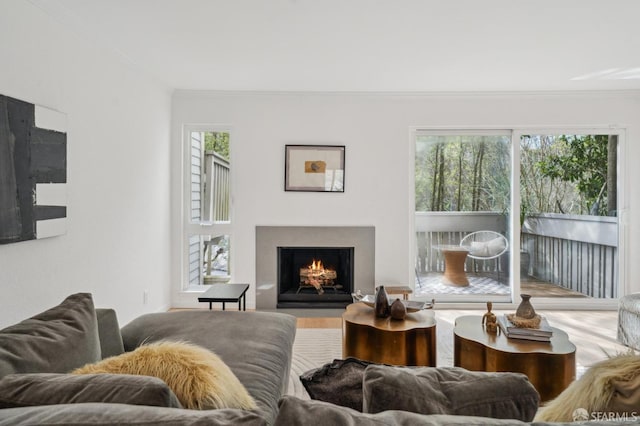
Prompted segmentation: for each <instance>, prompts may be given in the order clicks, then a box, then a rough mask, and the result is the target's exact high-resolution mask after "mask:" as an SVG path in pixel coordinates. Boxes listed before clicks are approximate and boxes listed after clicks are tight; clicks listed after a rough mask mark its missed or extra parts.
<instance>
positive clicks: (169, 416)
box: [0, 293, 636, 426]
mask: <svg viewBox="0 0 640 426" xmlns="http://www.w3.org/2000/svg"><path fill="white" fill-rule="evenodd" d="M295 331H296V321H295V318H294V317H292V316H290V315H286V314H279V313H267V312H235V311H227V312H222V311H204V310H198V311H179V312H169V313H156V314H147V315H142V316H140V317H138V318H136V319H134V320H133V321H132V322H130V323H129V324H127V325H125V326H124V327H123V328H120V327H119V324H118V319H117V317H116V313H115V312H114V311H113V310H111V309H95V308H94V306H93V300H92V298H91V295H90V294H87V293H79V294H75V295H72V296H69V297H68V298H67V299H65V300H64V301H63V302H62V303H61V304H60V305H58V306H55V307H53V308H51V309H49V310H47V311H45V312H43V313H41V314H38V315H36V316H34V317H32V318H29V319H26V320H24V321H22V322H20V323H18V324H15V325H13V326H10V327H7V328H5V329H3V330H0V426H5V425H12V426H15V425H18V426H20V425H112V424H118V425H271V424H275V425H277V426H295V425H301V426H302V425H304V426H314V425H318V426H324V425H354V426H355V425H372V426H374V425H375V426H377V425H390V426H393V425H416V424H420V425H522V424H530V423H527V420H529V419H530V418H531V417H532V415H533V413H534V412H535V409H536V407H537V402H538V396H537V393H536V392H535V389H533V388H532V386H531V385H530V384H529V382H528V380H526V377H522V376H519V375H513V374H511V375H510V376H508V375H507V376H504V378H503V377H502V376H500V373H493V374H490V373H472V372H468V371H466V370H462V369H437V368H418V369H408V368H396V367H389V366H378V365H368V364H370V363H362V362H357V363H347V365H352V366H353V365H355V366H357V367H358V371H356V372H355V374H359V375H360V377H362V380H360V379H359V378H357V380H355V382H354V381H353V380H351V379H352V378H353V376H352V377H351V379H350V378H349V377H346V376H345V374H343V373H346V372H345V370H342V371H340V372H339V373H340V374H337V375H336V376H337V377H338V378H339V379H340V380H339V382H341V383H342V384H343V385H345V386H346V387H347V388H348V387H349V386H351V388H352V389H351V391H352V392H353V388H354V387H355V388H356V393H355V394H352V396H353V399H354V400H356V402H355V403H354V404H355V405H356V406H360V402H359V399H360V396H359V395H358V394H357V392H359V390H358V389H361V390H362V401H363V402H362V407H363V408H366V410H364V411H366V412H364V413H363V412H360V411H358V410H354V409H351V408H347V407H345V406H342V405H341V404H340V403H344V402H345V399H343V398H341V397H340V396H339V395H340V394H339V393H338V394H337V395H338V396H337V400H336V403H329V402H326V400H325V401H321V400H302V399H299V398H296V397H293V396H286V395H284V394H285V391H286V389H285V387H286V386H287V383H288V376H289V371H290V366H291V361H292V347H293V341H294V338H295ZM163 340H171V341H189V342H191V343H194V344H196V345H200V346H203V347H205V348H208V349H210V350H212V351H213V352H215V353H216V354H218V355H219V356H220V358H221V359H222V360H223V361H224V363H225V364H226V365H227V366H228V367H229V368H230V369H231V371H233V373H234V374H235V375H236V376H237V378H238V379H239V381H240V382H241V383H242V385H244V387H245V388H246V389H247V391H248V392H249V394H250V395H251V396H252V397H253V399H254V400H255V402H256V405H257V407H256V408H255V409H252V410H242V409H236V408H221V409H214V410H192V409H185V408H182V407H181V405H180V402H179V401H178V400H177V398H176V395H175V394H174V393H173V392H172V391H171V389H169V388H168V386H167V384H166V383H164V382H163V381H162V380H160V379H159V378H156V377H149V376H139V375H120V374H98V375H84V376H82V375H75V374H69V373H70V372H71V371H72V370H74V369H76V368H78V367H80V366H82V365H84V364H87V363H94V362H96V361H99V360H101V359H103V358H107V357H111V356H114V355H119V354H121V353H123V352H124V351H132V350H134V349H135V348H137V347H139V346H140V345H141V344H143V343H151V342H156V341H163ZM338 363H339V364H340V365H342V364H343V363H342V362H338ZM318 371H319V372H320V373H322V369H318ZM335 372H336V370H335V369H334V368H333V366H330V367H329V368H327V369H326V371H325V373H327V374H332V373H335ZM320 376H322V374H320ZM316 377H318V376H317V375H316ZM327 377H328V376H327ZM350 380H351V383H349V381H350ZM325 384H326V383H322V384H321V385H322V386H324V385H325ZM322 389H323V390H324V391H327V392H328V393H331V392H334V393H337V392H342V391H343V390H339V389H335V388H331V387H328V388H322ZM331 397H332V398H335V397H336V396H335V395H333V396H331ZM345 398H346V394H345ZM427 413H430V414H427ZM510 413H512V414H510ZM482 416H485V417H482ZM504 416H513V417H514V418H501V419H497V418H494V417H504ZM518 418H519V419H520V420H518ZM522 420H525V421H522ZM571 424H579V423H571ZM585 424H589V425H595V424H606V425H612V424H636V423H634V422H630V423H628V422H616V421H614V422H610V421H607V422H595V423H585Z"/></svg>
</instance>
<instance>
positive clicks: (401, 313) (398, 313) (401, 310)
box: [390, 298, 407, 320]
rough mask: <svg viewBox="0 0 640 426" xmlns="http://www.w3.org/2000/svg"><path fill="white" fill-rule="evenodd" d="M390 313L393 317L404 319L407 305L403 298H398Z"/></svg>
mask: <svg viewBox="0 0 640 426" xmlns="http://www.w3.org/2000/svg"><path fill="white" fill-rule="evenodd" d="M390 315H391V318H392V319H395V320H403V319H404V317H406V316H407V307H406V306H404V303H402V300H400V299H397V298H396V300H395V301H394V302H393V303H392V304H391V310H390Z"/></svg>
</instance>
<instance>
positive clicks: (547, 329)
mask: <svg viewBox="0 0 640 426" xmlns="http://www.w3.org/2000/svg"><path fill="white" fill-rule="evenodd" d="M514 320H515V321H517V318H516V317H515V315H514V314H506V315H504V316H502V317H500V319H499V320H498V325H499V326H500V329H501V330H502V332H503V333H504V335H505V336H507V337H508V338H511V339H522V340H535V341H538V342H550V341H551V336H553V329H552V328H551V326H550V325H549V323H548V322H547V320H546V319H545V318H542V317H541V316H540V315H536V318H535V320H525V321H528V322H529V323H532V321H533V323H536V322H537V325H535V326H531V327H524V326H519V325H517V324H515V323H514V322H513V321H514ZM536 320H537V321H536Z"/></svg>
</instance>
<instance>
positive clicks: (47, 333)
mask: <svg viewBox="0 0 640 426" xmlns="http://www.w3.org/2000/svg"><path fill="white" fill-rule="evenodd" d="M295 331H296V321H295V318H294V317H292V316H290V315H286V314H279V313H269V312H236V311H225V312H221V311H204V310H198V311H179V312H166V313H156V314H147V315H142V316H140V317H138V318H136V319H134V320H133V321H132V322H130V323H129V324H127V325H126V326H124V327H123V328H122V329H120V328H119V324H118V320H117V317H116V314H115V312H114V311H113V310H111V309H94V305H93V300H92V297H91V295H90V294H87V293H79V294H75V295H72V296H69V297H68V298H67V299H65V300H64V301H63V302H62V303H61V304H60V305H58V306H55V307H53V308H51V309H49V310H47V311H45V312H43V313H41V314H39V315H36V316H34V317H32V318H29V319H27V320H25V321H22V322H21V323H19V324H16V325H13V326H10V327H7V328H5V329H3V330H0V425H2V426H4V425H40V424H58V425H68V424H73V425H85V424H86V425H100V424H102V425H104V424H123V425H128V424H131V425H134V424H135V425H138V424H145V425H155V424H157V425H189V424H198V425H218V424H222V425H225V424H230V425H231V424H233V425H263V424H273V423H274V422H275V419H276V416H277V413H278V401H279V399H280V398H281V396H282V395H283V393H284V392H285V391H286V386H287V383H288V377H289V370H290V366H291V356H292V346H293V340H294V338H295ZM160 340H175V341H189V342H191V343H194V344H197V345H200V346H203V347H205V348H208V349H210V350H212V351H213V352H215V353H216V354H217V355H218V356H220V358H221V359H222V360H223V361H224V362H225V364H227V366H228V367H229V368H230V369H231V370H232V371H233V373H234V374H235V375H236V376H237V377H238V379H239V380H240V382H241V383H242V384H243V385H244V387H245V388H246V389H247V391H248V392H249V394H250V395H251V396H252V397H253V399H254V400H255V401H256V405H257V408H256V409H254V410H241V409H217V410H203V411H199V410H188V409H183V408H179V405H178V407H176V403H175V401H176V400H175V398H172V396H171V392H168V391H166V389H165V391H164V392H160V391H159V392H153V396H150V395H149V394H150V393H152V392H151V391H152V390H153V389H155V388H157V389H160V388H161V387H162V386H161V385H162V383H160V385H159V384H158V383H157V380H159V379H157V380H156V379H155V378H150V377H137V378H131V377H115V379H116V380H113V381H107V380H106V379H107V377H104V378H101V379H102V380H101V381H100V383H98V384H96V383H88V382H87V381H86V380H88V379H87V378H86V377H78V376H75V375H70V374H67V373H69V372H70V371H71V370H73V369H75V368H78V367H80V366H82V365H84V364H87V363H93V362H96V361H99V360H100V359H102V358H106V357H109V356H112V355H118V354H120V353H122V352H123V351H130V350H133V349H134V348H136V347H137V346H139V345H140V344H142V343H150V342H154V341H160ZM33 373H37V374H33ZM72 376H73V377H72ZM103 376H109V375H103ZM131 379H133V381H132V380H131ZM136 380H137V381H136ZM140 380H141V381H142V383H139V382H138V381H140ZM154 380H155V381H154ZM160 382H161V381H160ZM114 383H115V384H114ZM142 390H148V391H149V392H147V394H146V395H142ZM102 401H109V402H102ZM134 404H142V405H134ZM145 404H154V405H156V406H151V405H145ZM160 405H165V406H160Z"/></svg>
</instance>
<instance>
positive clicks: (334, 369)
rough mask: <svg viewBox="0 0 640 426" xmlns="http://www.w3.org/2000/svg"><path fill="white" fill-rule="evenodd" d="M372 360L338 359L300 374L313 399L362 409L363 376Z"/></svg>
mask: <svg viewBox="0 0 640 426" xmlns="http://www.w3.org/2000/svg"><path fill="white" fill-rule="evenodd" d="M368 365H371V363H370V362H367V361H361V360H359V359H356V358H347V359H336V360H334V361H333V362H331V363H328V364H325V365H323V366H322V367H320V368H316V369H314V370H310V371H307V372H306V373H303V374H302V375H301V376H300V381H301V382H302V385H303V386H304V388H305V389H306V390H307V393H308V394H309V396H310V397H311V399H316V400H319V401H325V402H330V403H332V404H336V405H342V406H343V407H349V408H353V409H354V410H358V411H362V377H363V376H364V370H365V368H367V366H368Z"/></svg>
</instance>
